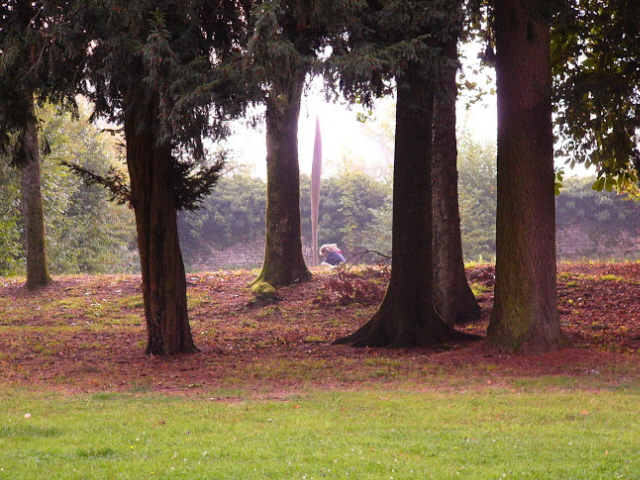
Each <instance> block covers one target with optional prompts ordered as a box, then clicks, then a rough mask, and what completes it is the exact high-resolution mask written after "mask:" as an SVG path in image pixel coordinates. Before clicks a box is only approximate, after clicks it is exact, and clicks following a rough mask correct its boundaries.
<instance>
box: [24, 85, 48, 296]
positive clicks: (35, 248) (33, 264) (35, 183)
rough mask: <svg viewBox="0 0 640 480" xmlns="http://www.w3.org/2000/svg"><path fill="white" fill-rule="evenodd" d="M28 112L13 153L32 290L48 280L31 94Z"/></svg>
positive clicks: (40, 184) (36, 127)
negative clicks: (19, 162)
mask: <svg viewBox="0 0 640 480" xmlns="http://www.w3.org/2000/svg"><path fill="white" fill-rule="evenodd" d="M29 114H30V115H33V118H32V120H30V121H29V122H28V123H27V125H26V126H25V128H24V130H23V131H22V133H21V134H20V135H19V136H18V143H17V145H16V149H17V150H18V153H17V155H18V156H20V157H21V158H22V165H21V167H20V169H21V174H22V182H21V186H22V210H23V215H24V228H25V251H26V259H27V282H26V285H25V286H26V287H27V289H28V290H35V289H37V288H40V287H43V286H45V285H48V284H49V283H51V276H50V275H49V266H48V263H47V245H46V235H45V226H44V224H45V221H44V220H45V219H44V204H43V201H42V175H41V173H40V163H41V160H40V145H39V141H38V120H37V119H36V117H35V108H34V105H33V97H31V104H30V108H29Z"/></svg>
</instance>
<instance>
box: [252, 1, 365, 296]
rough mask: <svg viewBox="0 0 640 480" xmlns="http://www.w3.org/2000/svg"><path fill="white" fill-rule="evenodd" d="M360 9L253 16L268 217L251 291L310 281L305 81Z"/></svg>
mask: <svg viewBox="0 0 640 480" xmlns="http://www.w3.org/2000/svg"><path fill="white" fill-rule="evenodd" d="M357 4H358V2H352V1H347V0H341V1H327V0H323V1H318V2H310V1H306V2H300V1H297V0H264V1H260V2H258V3H257V4H256V6H255V7H254V9H253V11H252V16H253V19H254V20H253V22H254V29H253V32H254V33H253V37H252V39H251V41H250V42H249V46H248V49H247V62H246V65H247V67H248V68H247V71H248V73H249V75H251V76H253V77H254V79H255V81H257V82H258V83H260V84H262V85H263V86H264V89H265V97H264V103H265V104H266V124H267V212H266V239H265V256H264V264H263V266H262V271H261V272H260V274H259V275H258V277H257V278H256V279H255V280H254V283H259V282H267V283H269V284H271V285H274V286H278V285H288V284H291V283H294V282H305V281H308V280H310V279H311V273H310V272H309V269H308V268H307V266H306V264H305V262H304V257H303V256H302V239H301V227H300V225H301V223H300V171H299V165H298V118H299V115H300V101H301V98H302V93H303V89H304V87H305V81H306V78H307V75H309V74H314V73H317V72H318V71H319V68H320V67H321V63H322V62H321V61H320V57H321V55H323V53H324V52H323V50H324V49H325V48H326V47H327V46H328V45H329V44H331V43H332V42H336V41H338V42H339V41H341V35H342V34H343V33H344V32H345V28H346V25H347V23H348V22H349V21H350V15H351V12H352V10H353V9H354V8H357Z"/></svg>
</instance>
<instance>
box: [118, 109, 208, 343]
mask: <svg viewBox="0 0 640 480" xmlns="http://www.w3.org/2000/svg"><path fill="white" fill-rule="evenodd" d="M146 107H147V109H148V110H150V111H147V109H145V105H142V106H137V108H134V107H130V108H129V111H128V114H127V116H126V118H125V135H126V140H127V165H128V167H129V175H130V177H131V194H132V203H133V208H134V211H135V217H136V227H137V232H138V249H139V252H140V265H141V270H142V293H143V298H144V309H145V318H146V322H147V348H146V353H147V354H148V355H174V354H178V353H193V352H197V351H198V349H197V348H196V346H195V344H194V342H193V339H192V336H191V328H190V326H189V316H188V312H187V285H186V278H185V270H184V263H183V260H182V253H181V251H180V244H179V241H178V226H177V213H176V201H175V192H174V189H173V186H172V183H171V178H172V171H171V155H172V150H171V146H170V145H167V144H158V139H157V138H156V136H155V130H154V129H153V128H149V127H150V125H152V124H153V120H152V119H153V115H154V114H153V112H154V110H153V108H151V107H149V106H148V105H147V106H146Z"/></svg>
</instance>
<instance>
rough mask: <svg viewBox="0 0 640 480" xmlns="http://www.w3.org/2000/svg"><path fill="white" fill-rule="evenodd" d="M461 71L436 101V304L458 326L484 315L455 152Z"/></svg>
mask: <svg viewBox="0 0 640 480" xmlns="http://www.w3.org/2000/svg"><path fill="white" fill-rule="evenodd" d="M444 50H445V53H446V55H447V57H448V58H450V59H452V60H454V61H455V60H456V59H457V39H456V38H452V39H451V40H449V41H448V42H447V43H445V45H444ZM457 95H458V89H457V84H456V67H455V66H454V65H451V66H450V67H449V69H448V70H447V72H446V73H445V76H444V78H443V81H442V83H441V86H440V88H439V91H438V94H437V95H436V97H435V107H434V108H435V110H434V115H433V118H434V122H433V123H434V126H433V167H432V177H433V187H432V188H433V193H432V198H433V256H434V261H433V273H434V281H433V284H434V289H435V292H434V294H435V304H436V309H437V310H438V313H439V314H440V316H441V317H442V318H443V319H444V320H445V321H446V322H447V323H448V324H450V325H457V324H461V323H465V322H469V321H471V320H475V319H477V318H478V317H479V316H480V306H479V305H478V302H477V301H476V298H475V296H474V295H473V292H471V288H469V284H468V283H467V278H466V276H465V273H464V259H463V257H462V238H461V234H460V212H459V209H458V169H457V164H456V163H457V157H458V151H457V148H456V98H457Z"/></svg>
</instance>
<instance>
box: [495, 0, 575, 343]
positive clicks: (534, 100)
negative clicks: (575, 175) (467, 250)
mask: <svg viewBox="0 0 640 480" xmlns="http://www.w3.org/2000/svg"><path fill="white" fill-rule="evenodd" d="M536 7H539V5H538V2H537V1H535V0H533V1H526V2H518V1H515V0H499V1H497V3H496V10H495V12H496V34H497V68H496V72H497V87H498V206H497V219H496V231H497V235H496V286H495V303H494V307H493V310H492V312H491V321H490V324H489V329H488V339H489V341H490V343H491V344H492V345H493V346H494V347H495V348H496V349H497V350H499V351H504V352H532V353H541V352H546V351H552V350H557V349H559V348H562V347H564V346H565V345H567V344H568V341H567V339H566V337H565V336H564V335H563V333H562V330H561V329H560V319H559V314H558V308H557V292H556V250H555V196H554V171H553V135H552V124H551V99H550V92H551V67H550V53H549V47H550V43H549V24H548V22H547V21H545V20H544V19H543V17H542V16H540V15H539V14H536V13H535V11H536ZM538 13H539V12H538Z"/></svg>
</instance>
